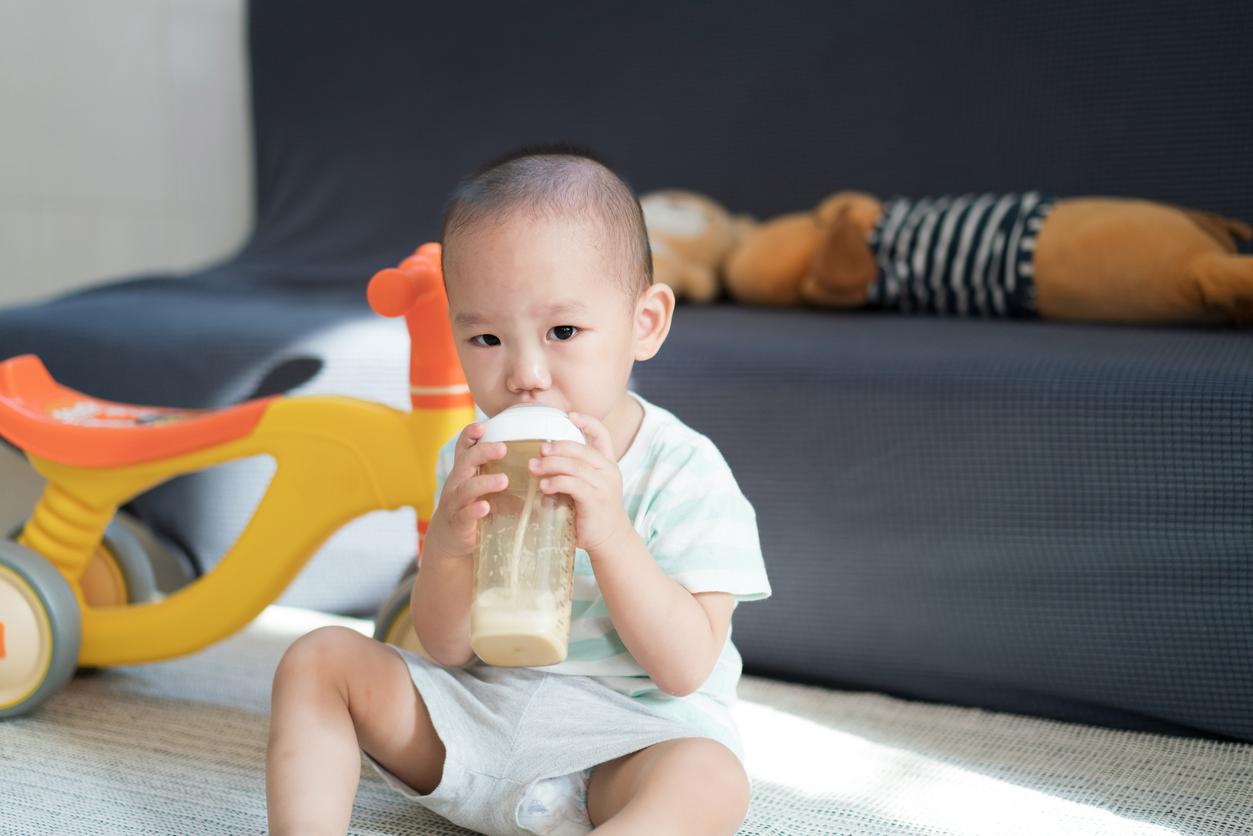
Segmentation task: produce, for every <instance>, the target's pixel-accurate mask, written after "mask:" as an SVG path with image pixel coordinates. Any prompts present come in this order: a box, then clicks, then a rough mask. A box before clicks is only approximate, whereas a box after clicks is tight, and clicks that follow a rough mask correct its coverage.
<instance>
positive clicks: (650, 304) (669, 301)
mask: <svg viewBox="0 0 1253 836" xmlns="http://www.w3.org/2000/svg"><path fill="white" fill-rule="evenodd" d="M673 317H674V291H673V290H672V289H671V288H670V286H669V285H667V284H664V283H662V282H657V283H654V284H652V285H650V286H649V287H648V289H647V290H645V291H644V292H643V293H642V294H641V295H640V299H639V301H638V302H636V303H635V359H636V360H637V361H642V360H650V359H652V358H653V357H654V356H655V355H656V354H657V352H658V351H660V350H661V344H662V343H664V342H665V341H666V335H667V334H669V333H670V322H671V320H672V319H673Z"/></svg>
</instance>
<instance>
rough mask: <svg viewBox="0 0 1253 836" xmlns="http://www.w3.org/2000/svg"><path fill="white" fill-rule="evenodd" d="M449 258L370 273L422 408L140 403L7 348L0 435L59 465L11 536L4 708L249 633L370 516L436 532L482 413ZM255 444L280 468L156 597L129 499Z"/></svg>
mask: <svg viewBox="0 0 1253 836" xmlns="http://www.w3.org/2000/svg"><path fill="white" fill-rule="evenodd" d="M439 265H440V258H439V245H438V244H425V245H423V246H422V247H419V248H418V250H417V251H416V252H415V253H414V254H413V255H411V256H410V257H409V258H407V259H405V260H404V261H403V262H401V264H400V266H399V268H388V269H386V270H382V271H380V272H379V273H378V274H376V275H375V276H374V278H373V279H372V280H371V282H370V287H369V292H368V293H369V299H370V305H371V307H373V308H374V310H375V311H376V312H378V313H380V314H382V315H384V316H400V315H404V316H405V319H406V322H407V324H408V327H409V333H410V343H411V345H410V383H411V386H412V389H411V404H412V409H411V410H410V411H409V412H403V411H401V410H396V409H392V408H390V407H387V406H384V405H382V404H378V403H373V402H369V401H362V400H357V399H353V398H345V397H334V396H297V397H282V396H275V397H267V398H260V399H257V400H252V401H248V402H246V403H242V404H238V405H236V406H230V407H226V408H223V409H217V410H181V409H169V408H164V407H154V406H135V405H130V404H119V403H111V402H107V401H101V400H98V399H94V398H91V397H90V396H88V395H85V394H82V393H80V392H76V391H74V390H72V389H69V388H66V387H64V386H61V385H60V384H58V383H57V382H56V381H55V380H53V379H52V377H51V376H50V375H49V374H48V372H47V370H46V369H45V368H44V366H43V364H42V363H41V362H40V361H39V359H38V358H37V357H35V356H34V355H24V356H20V357H14V358H12V359H10V360H6V361H4V362H3V363H0V435H3V436H4V438H5V439H7V440H8V441H9V442H10V443H12V444H13V445H15V446H16V447H18V448H19V449H21V450H22V451H23V452H24V453H25V454H26V456H27V458H28V459H29V461H30V463H31V464H32V466H33V467H34V468H35V470H36V471H37V472H39V473H40V474H41V475H42V476H43V477H44V478H45V479H47V485H46V487H45V489H44V492H43V495H42V497H41V498H40V500H39V502H38V504H37V505H36V506H35V508H34V511H33V512H32V514H31V515H30V518H29V519H28V520H27V521H26V523H25V525H24V526H23V527H22V528H21V529H20V532H15V536H16V540H0V717H8V716H13V715H18V714H23V713H25V712H28V711H30V710H32V709H33V708H35V707H36V706H37V705H39V704H40V703H41V702H43V701H44V700H45V699H47V698H48V697H50V696H51V695H52V694H54V693H56V692H57V691H58V690H59V689H60V688H61V687H62V686H63V685H64V684H65V683H66V682H67V681H68V680H69V678H70V677H71V676H72V675H73V673H74V670H75V668H76V667H78V666H85V667H105V666H109V665H123V664H133V663H139V662H153V661H157V660H161V659H168V658H171V657H175V656H180V655H183V654H187V653H191V652H193V651H195V650H199V649H200V648H203V647H205V646H206V645H208V644H210V643H212V642H214V641H217V640H218V639H221V638H224V637H225V636H227V635H229V634H231V633H233V632H235V631H236V630H238V629H239V628H241V627H243V626H244V625H245V624H247V623H248V622H249V621H251V620H252V619H253V618H254V617H256V616H257V614H258V613H260V612H261V610H262V609H264V608H265V607H266V605H268V604H270V603H271V602H272V601H274V600H275V598H277V597H278V595H279V594H280V593H281V592H282V591H283V589H284V588H285V587H286V586H287V585H288V583H290V582H291V580H292V579H293V578H294V577H295V576H296V574H297V573H298V572H299V571H300V569H301V567H302V566H303V565H304V564H305V562H306V561H307V560H308V559H309V558H310V557H311V556H312V555H313V554H314V552H315V551H316V550H317V548H318V547H319V546H320V545H321V543H322V542H323V541H324V540H325V539H326V538H327V537H329V536H330V535H331V534H332V533H333V532H334V531H335V530H336V529H338V528H339V527H340V526H342V525H343V524H344V523H346V522H348V521H349V520H351V519H353V518H355V517H357V516H359V515H361V514H364V513H366V512H368V511H372V510H376V509H395V508H400V507H404V506H410V507H413V508H414V509H416V511H417V514H418V531H419V537H421V536H422V535H424V534H425V531H426V525H427V521H428V520H429V519H430V515H431V512H432V509H433V506H434V500H435V495H434V494H435V459H436V456H437V454H438V451H439V447H440V445H441V444H442V443H443V442H444V441H446V440H447V439H448V438H450V437H451V436H452V435H453V434H455V433H456V432H457V431H459V430H460V429H461V428H462V427H464V426H465V425H466V424H468V423H470V422H471V421H473V420H474V406H473V403H472V402H471V399H470V394H469V388H468V387H467V386H466V382H465V378H464V376H463V375H462V372H461V366H460V363H459V362H458V361H457V356H456V352H455V349H454V346H453V343H452V334H451V328H450V326H449V322H448V314H447V309H448V303H447V297H446V295H445V292H444V284H443V276H442V275H441V273H440V266H439ZM258 454H266V455H269V456H271V457H273V459H274V460H275V464H276V470H275V473H274V477H273V479H272V480H271V482H270V485H269V487H268V488H267V490H266V492H265V495H264V496H263V497H262V499H261V502H260V503H259V504H258V506H257V508H256V510H255V511H254V513H253V516H252V518H251V519H250V520H249V522H248V524H247V526H246V527H245V528H244V530H243V532H242V533H241V534H240V536H239V539H238V540H237V541H236V542H235V543H234V545H233V546H232V547H231V548H230V550H229V551H228V552H227V553H226V555H225V556H224V557H223V558H222V560H221V562H220V563H218V564H217V565H216V566H215V567H214V568H213V569H212V570H210V571H209V572H207V573H205V574H204V575H203V576H201V577H200V578H197V579H195V580H192V581H191V582H189V583H187V584H186V585H185V586H182V587H181V588H179V589H177V590H175V591H173V592H172V593H171V594H169V595H168V596H165V597H162V596H160V595H156V594H154V589H153V587H152V583H151V577H152V568H151V566H150V565H149V560H150V559H151V558H152V555H147V554H145V552H144V550H143V549H142V547H140V546H139V545H138V541H136V540H135V539H134V538H133V537H129V536H128V533H127V531H126V530H125V529H124V528H122V527H121V526H119V525H118V524H117V523H116V522H113V520H114V517H115V515H116V513H117V509H118V507H119V506H120V505H122V504H124V503H126V502H127V501H129V500H130V499H131V498H132V497H134V496H136V495H137V494H139V493H142V492H143V491H146V490H148V489H149V488H151V487H153V486H154V485H157V484H159V483H161V482H164V481H165V480H167V479H170V478H173V477H175V476H179V475H182V474H185V473H189V472H192V471H196V470H202V469H204V468H207V467H211V466H214V465H218V464H221V463H223V462H227V461H230V460H233V459H238V458H243V457H247V456H253V455H258ZM407 577H408V578H410V579H412V574H411V573H410V574H408V575H407ZM410 582H411V581H410ZM402 585H403V584H402ZM397 592H398V593H400V592H403V593H404V604H405V605H404V606H403V607H400V608H397V607H396V606H395V605H394V604H393V603H392V602H389V604H388V605H385V607H384V610H383V611H382V612H381V613H380V620H379V631H378V634H377V635H378V637H379V638H383V639H392V640H400V641H401V643H404V641H405V638H406V637H405V636H404V635H403V633H404V630H405V628H406V627H407V626H408V620H407V609H408V608H407V603H408V590H407V589H401V588H399V587H398V589H397ZM392 597H393V599H395V598H396V597H397V596H396V595H393V596H392ZM388 606H391V607H392V609H391V610H388ZM409 632H412V631H409Z"/></svg>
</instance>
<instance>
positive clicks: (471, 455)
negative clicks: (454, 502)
mask: <svg viewBox="0 0 1253 836" xmlns="http://www.w3.org/2000/svg"><path fill="white" fill-rule="evenodd" d="M506 452H507V448H506V447H505V443H504V442H503V441H492V442H488V443H482V442H480V443H479V444H476V445H474V446H473V447H471V448H470V449H469V450H466V451H465V453H464V454H463V455H462V456H461V459H460V461H458V462H457V463H456V464H454V465H453V468H452V472H450V473H449V474H448V480H449V481H450V482H451V481H454V480H455V481H458V482H462V481H464V480H466V479H469V478H470V477H471V476H473V475H474V474H475V472H476V471H477V470H478V469H479V467H480V466H481V465H483V464H484V463H486V462H491V461H496V460H497V459H501V458H504V456H505V453H506Z"/></svg>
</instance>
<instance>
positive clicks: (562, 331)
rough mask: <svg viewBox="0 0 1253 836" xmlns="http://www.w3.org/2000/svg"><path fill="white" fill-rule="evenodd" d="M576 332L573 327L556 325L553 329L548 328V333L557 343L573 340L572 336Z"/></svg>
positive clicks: (576, 329)
mask: <svg viewBox="0 0 1253 836" xmlns="http://www.w3.org/2000/svg"><path fill="white" fill-rule="evenodd" d="M578 330H579V329H578V328H576V327H575V326H573V325H558V326H556V327H554V328H549V329H548V333H550V334H552V335H553V336H554V338H555V339H556V340H557V342H561V343H564V342H568V341H569V340H572V339H574V335H575V334H576V333H578Z"/></svg>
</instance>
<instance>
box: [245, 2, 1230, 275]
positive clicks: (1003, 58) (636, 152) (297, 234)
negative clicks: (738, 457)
mask: <svg viewBox="0 0 1253 836" xmlns="http://www.w3.org/2000/svg"><path fill="white" fill-rule="evenodd" d="M249 37H250V48H251V62H252V64H251V74H252V81H253V85H252V97H253V107H254V115H255V132H256V174H257V177H256V182H257V189H258V194H257V201H258V212H257V218H258V223H257V229H256V234H255V236H254V238H253V240H252V241H251V243H250V244H249V245H248V247H247V249H246V251H245V253H244V257H245V259H246V260H250V261H252V262H254V264H256V265H258V266H259V267H261V269H260V270H259V272H257V273H253V275H254V276H256V275H262V276H264V275H272V276H273V277H274V280H275V281H279V282H283V281H287V280H289V279H298V280H300V281H322V280H325V281H345V282H364V281H365V280H366V279H367V278H368V276H369V275H370V272H371V271H372V270H373V268H375V267H377V266H378V265H379V264H380V263H383V262H386V261H389V260H393V259H397V258H399V257H402V256H403V255H404V254H406V253H407V252H408V251H409V249H411V248H412V247H413V246H414V245H416V244H417V243H419V242H421V241H423V240H426V239H430V238H433V237H434V236H436V235H437V233H438V224H439V214H440V210H441V207H442V204H443V201H444V199H445V197H446V195H447V193H448V191H449V190H450V189H451V187H452V186H453V185H454V184H455V182H456V180H457V178H458V177H459V176H460V175H461V174H463V173H465V172H466V171H467V170H469V169H471V168H473V167H474V166H476V165H478V164H479V163H481V162H483V161H484V160H485V159H488V158H490V157H493V156H496V155H497V154H499V153H501V152H502V151H505V150H508V149H509V148H511V147H513V146H515V145H518V144H524V143H534V142H547V141H552V140H557V139H566V140H570V141H575V142H578V143H583V144H587V145H590V146H592V147H593V148H595V149H597V150H599V151H600V152H601V153H602V154H604V155H605V156H607V157H608V158H609V159H610V160H611V161H612V162H614V163H615V164H616V165H617V166H618V168H619V169H620V170H621V171H622V172H623V174H624V175H625V176H626V177H627V179H628V180H630V181H631V182H632V184H633V185H634V186H635V187H636V188H637V190H639V191H640V192H644V191H647V190H650V189H654V188H658V187H663V186H677V187H686V188H691V189H696V190H699V191H702V192H705V193H707V194H709V195H711V196H713V197H714V198H716V199H718V200H719V201H721V202H723V203H724V204H725V205H727V206H728V207H729V208H730V209H732V210H733V211H744V212H751V213H754V214H756V215H759V216H769V215H773V214H777V213H782V212H788V211H797V210H804V209H807V208H809V207H811V206H813V205H814V204H815V203H816V202H817V201H819V200H820V199H821V198H822V197H824V196H825V195H827V194H829V193H831V192H833V191H837V190H840V189H859V190H864V191H869V192H873V193H876V194H880V195H891V194H935V193H943V192H963V191H975V190H993V191H996V190H1017V189H1027V188H1037V189H1043V190H1047V191H1051V192H1053V193H1055V194H1059V195H1079V194H1109V195H1129V196H1143V197H1148V198H1153V199H1159V200H1165V201H1171V202H1176V203H1181V204H1187V205H1193V206H1198V207H1204V208H1208V209H1212V210H1216V211H1220V212H1224V213H1227V214H1231V215H1235V216H1238V217H1239V216H1242V217H1244V218H1248V219H1253V153H1251V152H1253V107H1250V95H1249V91H1250V90H1253V48H1250V44H1253V4H1251V3H1249V2H1248V0H1223V1H1222V2H1210V3H1203V4H1196V3H1190V2H1176V1H1175V0H1148V2H1144V1H1143V0H1120V1H1119V2H1106V3H1091V2H1074V1H1073V0H1063V2H1049V3H1025V2H1024V3H1017V2H1011V3H992V2H983V3H977V2H943V3H919V2H908V0H888V2H878V3H862V4H845V3H831V2H813V3H788V4H774V3H753V4H749V3H743V4H740V3H735V4H720V5H707V4H694V3H693V4H683V3H671V2H657V1H656V0H641V1H640V2H606V3H574V2H544V3H503V2H501V3H439V4H435V3H408V2H400V0H395V1H394V2H384V1H383V0H365V1H364V2H356V3H344V2H342V0H266V2H258V3H254V4H253V5H252V7H251V10H250V14H249ZM267 265H268V266H269V267H267ZM270 267H272V268H273V269H269V268H270Z"/></svg>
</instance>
